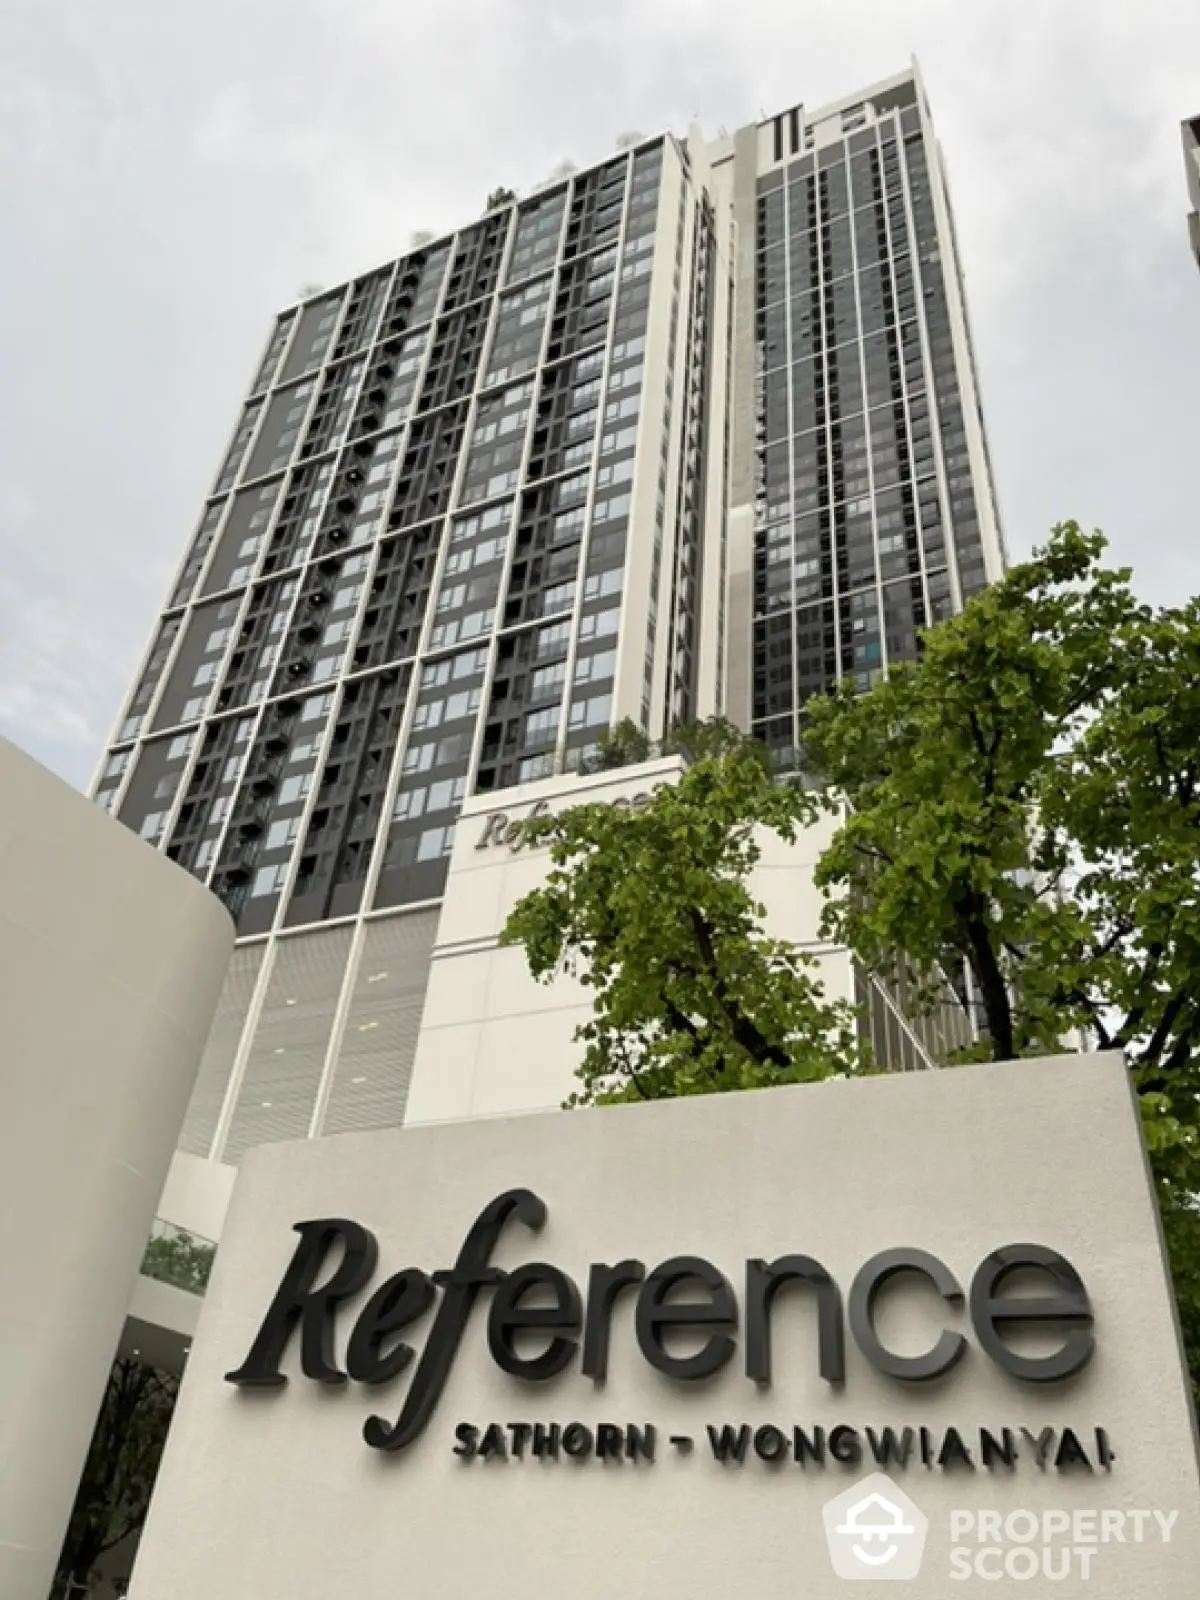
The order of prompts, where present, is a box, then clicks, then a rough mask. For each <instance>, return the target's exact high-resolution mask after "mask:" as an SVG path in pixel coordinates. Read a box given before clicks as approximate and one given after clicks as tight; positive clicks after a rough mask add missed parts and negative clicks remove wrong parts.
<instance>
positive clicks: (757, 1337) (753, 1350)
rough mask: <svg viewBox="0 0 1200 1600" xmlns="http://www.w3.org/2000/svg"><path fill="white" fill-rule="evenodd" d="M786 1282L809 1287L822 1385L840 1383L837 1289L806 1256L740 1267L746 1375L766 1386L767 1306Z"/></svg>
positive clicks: (841, 1354) (841, 1351) (841, 1353)
mask: <svg viewBox="0 0 1200 1600" xmlns="http://www.w3.org/2000/svg"><path fill="white" fill-rule="evenodd" d="M788 1283H803V1284H808V1285H811V1286H812V1288H814V1289H815V1290H816V1294H817V1351H818V1360H819V1363H820V1370H821V1376H822V1377H823V1378H824V1379H825V1381H826V1383H844V1382H845V1380H846V1352H845V1342H844V1341H845V1335H844V1332H843V1327H842V1297H841V1294H840V1293H839V1292H838V1286H837V1284H836V1283H834V1281H833V1279H832V1278H831V1277H830V1276H829V1273H828V1272H826V1270H825V1268H824V1267H823V1266H822V1265H821V1263H820V1262H819V1261H814V1260H813V1258H812V1257H811V1256H780V1258H779V1260H778V1261H772V1262H770V1263H769V1264H768V1263H767V1262H766V1261H747V1263H746V1376H747V1377H748V1378H753V1380H754V1382H755V1383H770V1381H771V1307H772V1306H773V1304H774V1302H775V1296H776V1295H777V1294H778V1292H779V1290H780V1289H781V1288H782V1287H783V1286H784V1285H785V1284H788Z"/></svg>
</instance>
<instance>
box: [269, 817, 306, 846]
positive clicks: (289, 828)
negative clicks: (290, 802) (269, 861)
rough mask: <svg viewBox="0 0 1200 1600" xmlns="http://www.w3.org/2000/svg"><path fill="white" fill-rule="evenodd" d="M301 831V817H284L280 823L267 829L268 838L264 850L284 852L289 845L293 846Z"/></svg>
mask: <svg viewBox="0 0 1200 1600" xmlns="http://www.w3.org/2000/svg"><path fill="white" fill-rule="evenodd" d="M299 831H300V818H299V817H284V818H282V820H281V821H279V822H273V823H272V824H271V826H270V827H269V828H268V829H267V838H266V843H265V845H264V849H267V850H282V849H284V848H285V847H286V846H287V845H289V844H293V843H294V842H295V839H296V835H297V834H298V833H299Z"/></svg>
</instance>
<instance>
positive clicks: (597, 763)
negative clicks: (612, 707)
mask: <svg viewBox="0 0 1200 1600" xmlns="http://www.w3.org/2000/svg"><path fill="white" fill-rule="evenodd" d="M654 754H655V749H654V745H653V743H652V741H651V739H650V735H649V734H648V733H646V731H645V730H644V729H642V728H639V727H638V725H637V723H636V722H635V721H634V720H633V718H632V717H622V719H621V721H620V722H616V723H614V724H613V726H612V727H611V728H605V729H604V730H603V731H602V732H601V734H600V737H599V738H598V739H597V740H596V747H595V750H594V751H593V753H592V754H591V755H590V756H589V757H588V758H587V760H586V761H585V762H584V764H583V767H582V770H583V771H584V772H613V771H615V770H616V769H617V768H618V767H632V766H636V764H637V763H638V762H639V761H649V760H650V758H651V756H653V755H654Z"/></svg>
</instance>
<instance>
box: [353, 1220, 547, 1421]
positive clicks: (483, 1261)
mask: <svg viewBox="0 0 1200 1600" xmlns="http://www.w3.org/2000/svg"><path fill="white" fill-rule="evenodd" d="M512 1216H515V1217H516V1218H517V1220H518V1221H519V1222H523V1223H524V1224H525V1226H526V1227H527V1228H530V1229H532V1230H533V1231H535V1232H536V1231H537V1229H539V1228H540V1227H541V1226H542V1224H543V1223H544V1222H545V1220H546V1207H545V1205H544V1203H543V1202H542V1201H541V1200H539V1199H538V1197H537V1195H535V1194H534V1193H533V1192H532V1190H529V1189H509V1190H507V1191H506V1192H505V1193H504V1194H502V1195H498V1196H497V1197H496V1199H495V1200H493V1201H491V1203H490V1204H489V1205H486V1206H485V1207H484V1208H483V1210H482V1211H481V1212H480V1213H479V1215H478V1217H476V1219H475V1221H474V1222H473V1223H472V1224H471V1228H470V1231H469V1232H468V1234H467V1236H466V1238H465V1239H464V1240H463V1244H462V1248H461V1249H460V1250H459V1252H458V1261H457V1263H456V1264H455V1265H454V1266H453V1267H451V1268H450V1269H449V1270H448V1271H443V1272H435V1273H434V1275H433V1281H434V1282H435V1283H436V1284H439V1285H440V1286H441V1288H442V1291H443V1292H442V1299H441V1303H440V1304H439V1306H438V1309H437V1315H436V1316H435V1317H434V1320H433V1327H432V1328H431V1330H430V1333H429V1338H428V1340H427V1342H426V1345H425V1348H424V1350H423V1351H422V1352H421V1359H420V1361H419V1362H418V1363H417V1370H416V1372H415V1373H414V1374H413V1379H412V1383H411V1384H410V1386H409V1390H408V1393H407V1395H406V1396H405V1398H404V1406H403V1409H402V1410H401V1412H400V1415H399V1417H398V1418H397V1420H396V1422H395V1425H394V1426H389V1425H388V1423H387V1422H386V1421H385V1419H384V1418H383V1417H378V1416H374V1417H368V1418H367V1420H366V1423H365V1424H364V1425H363V1438H364V1439H365V1440H366V1441H367V1443H368V1444H369V1445H370V1446H371V1448H372V1449H373V1450H402V1449H403V1448H404V1447H405V1445H407V1444H411V1443H412V1441H413V1440H414V1439H415V1438H416V1437H417V1436H418V1434H419V1433H420V1432H421V1430H422V1429H423V1428H424V1427H425V1425H426V1423H427V1422H428V1421H429V1419H430V1417H431V1416H432V1415H433V1412H434V1410H435V1408H436V1406H437V1403H438V1400H439V1399H440V1398H441V1393H442V1390H443V1389H444V1388H445V1387H446V1380H447V1378H448V1377H449V1376H450V1368H451V1367H452V1366H453V1364H454V1357H455V1355H456V1354H457V1353H458V1347H459V1344H460V1343H461V1342H462V1336H463V1330H464V1329H465V1328H466V1325H467V1318H468V1317H469V1316H470V1313H471V1307H472V1306H473V1305H474V1303H475V1297H476V1295H477V1294H478V1293H479V1290H480V1289H481V1288H484V1287H485V1286H492V1285H495V1284H497V1283H499V1282H500V1281H501V1280H502V1279H503V1276H504V1274H503V1273H502V1272H501V1271H500V1269H499V1268H498V1267H493V1266H489V1264H488V1262H489V1258H490V1257H491V1253H492V1250H493V1249H494V1248H495V1245H496V1242H497V1240H498V1239H499V1237H500V1234H501V1231H502V1230H503V1228H504V1225H505V1223H506V1222H507V1221H508V1219H509V1217H512Z"/></svg>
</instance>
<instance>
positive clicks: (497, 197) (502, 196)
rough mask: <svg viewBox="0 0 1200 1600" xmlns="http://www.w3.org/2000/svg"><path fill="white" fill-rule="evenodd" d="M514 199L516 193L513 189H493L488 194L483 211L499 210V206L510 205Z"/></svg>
mask: <svg viewBox="0 0 1200 1600" xmlns="http://www.w3.org/2000/svg"><path fill="white" fill-rule="evenodd" d="M516 198H517V193H516V190H515V189H505V188H503V187H501V188H499V189H493V190H492V192H491V194H489V195H488V197H487V205H486V206H485V207H484V210H485V211H496V210H498V209H499V208H500V206H507V205H511V204H512V202H513V201H514V200H515V199H516Z"/></svg>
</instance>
